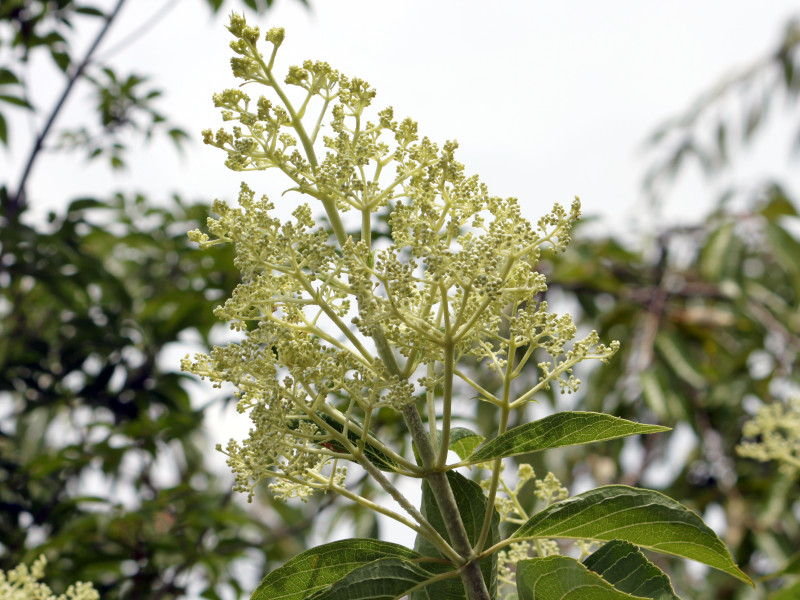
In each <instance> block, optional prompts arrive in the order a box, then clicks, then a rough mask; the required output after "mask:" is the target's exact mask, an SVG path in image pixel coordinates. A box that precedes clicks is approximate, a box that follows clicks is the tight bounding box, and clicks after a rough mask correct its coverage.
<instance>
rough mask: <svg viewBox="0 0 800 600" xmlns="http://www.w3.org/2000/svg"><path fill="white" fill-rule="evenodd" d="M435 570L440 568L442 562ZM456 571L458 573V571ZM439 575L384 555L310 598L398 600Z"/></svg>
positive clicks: (311, 599) (309, 599)
mask: <svg viewBox="0 0 800 600" xmlns="http://www.w3.org/2000/svg"><path fill="white" fill-rule="evenodd" d="M435 570H437V571H440V570H441V566H440V567H439V568H438V569H435ZM452 574H453V577H457V576H458V572H457V571H453V572H452ZM435 576H436V574H435V573H431V572H429V571H426V570H425V569H423V568H422V567H420V566H419V565H417V564H415V563H412V562H409V561H407V560H403V559H401V558H382V559H380V560H376V561H374V562H371V563H369V564H366V565H364V566H362V567H358V568H357V569H354V570H352V571H350V572H349V573H348V574H347V575H346V576H345V577H343V578H342V579H340V580H339V581H337V582H336V583H334V584H333V585H332V586H330V587H328V588H326V589H324V590H321V591H319V592H317V593H316V594H314V595H313V596H310V597H309V598H308V600H395V599H396V598H400V597H402V596H405V595H406V594H407V593H409V592H411V591H412V590H414V589H416V588H418V587H419V586H422V585H424V584H425V582H426V581H428V580H430V579H432V578H433V577H435ZM445 581H447V580H445ZM457 581H460V580H457Z"/></svg>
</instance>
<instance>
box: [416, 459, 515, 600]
mask: <svg viewBox="0 0 800 600" xmlns="http://www.w3.org/2000/svg"><path fill="white" fill-rule="evenodd" d="M447 480H448V481H449V482H450V488H451V489H452V490H453V496H455V499H456V506H457V507H458V514H459V516H460V518H461V522H462V523H463V524H464V528H465V529H466V531H467V539H469V542H470V544H473V545H474V544H475V542H477V541H478V536H479V535H480V532H481V528H482V526H483V517H484V515H485V514H486V496H484V494H483V490H482V489H481V486H479V485H478V484H477V483H475V482H474V481H470V480H469V479H467V478H466V477H464V476H463V475H461V474H460V473H456V472H455V471H448V472H447ZM421 512H422V516H424V517H425V518H426V519H427V520H428V522H429V523H430V524H431V525H433V527H434V529H436V531H438V532H439V533H440V534H441V535H442V537H443V538H444V539H446V540H447V541H448V542H449V541H450V535H449V534H448V533H447V527H446V526H445V523H444V519H443V518H442V513H441V511H440V510H439V506H438V504H437V503H436V498H435V497H434V495H433V491H432V490H431V487H430V485H429V484H428V482H427V481H423V483H422V506H421ZM499 527H500V515H498V514H497V511H496V510H492V523H491V526H490V529H489V536H488V538H487V541H486V547H489V546H493V545H494V544H496V543H497V542H499V541H500V530H499ZM414 549H415V550H416V551H417V552H419V553H420V554H422V555H424V556H431V557H434V558H443V556H442V555H441V554H440V553H439V551H438V550H437V549H436V547H435V546H434V545H433V544H431V543H430V542H429V541H428V540H427V539H426V538H424V537H422V536H419V535H418V536H417V541H416V544H415V545H414ZM481 571H482V572H483V580H484V581H485V582H486V587H487V588H488V589H489V593H490V595H491V596H492V597H494V596H495V594H496V591H497V554H496V553H494V554H492V556H491V558H489V559H484V560H483V561H481ZM429 598H436V599H441V600H443V599H444V598H447V600H460V599H462V598H466V592H465V590H464V585H463V584H462V583H461V578H458V579H448V580H445V581H441V582H437V583H435V584H433V585H430V586H428V587H426V588H425V589H424V590H423V591H420V592H415V593H412V594H411V600H428V599H429Z"/></svg>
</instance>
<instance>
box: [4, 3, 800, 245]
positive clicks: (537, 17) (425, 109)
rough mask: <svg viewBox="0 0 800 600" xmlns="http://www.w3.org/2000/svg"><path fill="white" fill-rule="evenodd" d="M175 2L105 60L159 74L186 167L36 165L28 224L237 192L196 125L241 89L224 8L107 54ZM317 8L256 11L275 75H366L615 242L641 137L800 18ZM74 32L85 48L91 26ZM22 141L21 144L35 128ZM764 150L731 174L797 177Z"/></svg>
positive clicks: (157, 147)
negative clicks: (127, 194)
mask: <svg viewBox="0 0 800 600" xmlns="http://www.w3.org/2000/svg"><path fill="white" fill-rule="evenodd" d="M108 4H110V2H109V3H108ZM165 5H170V6H172V8H171V9H170V11H169V12H168V14H167V16H166V17H165V18H163V19H161V20H160V21H159V22H158V23H157V24H156V25H155V27H154V28H153V29H152V30H151V31H150V33H149V34H148V35H146V36H144V37H141V38H138V39H137V40H136V41H135V42H134V43H132V44H130V45H127V46H125V47H124V48H123V49H122V50H121V51H117V52H115V53H114V54H113V57H112V59H111V60H112V62H113V63H114V64H115V65H116V66H118V67H119V68H120V70H121V71H122V73H123V74H125V73H126V72H127V71H126V70H127V69H130V70H131V71H133V72H137V73H142V74H153V75H154V79H153V85H155V86H159V87H161V88H163V89H164V90H165V92H166V96H165V98H164V100H163V101H162V102H161V104H159V105H158V107H159V108H160V109H161V110H162V111H163V112H164V113H166V114H167V115H170V116H171V117H172V118H173V119H174V120H175V121H176V122H177V123H178V124H179V125H181V126H183V127H184V128H185V129H186V130H187V131H189V133H190V134H192V135H193V139H194V142H193V143H192V144H190V145H189V147H188V148H187V152H186V153H185V154H184V155H183V156H179V155H177V153H175V152H174V151H172V149H171V146H170V144H169V142H168V141H166V140H165V139H161V140H158V141H156V142H154V143H153V144H151V145H150V147H148V148H146V149H145V150H143V151H140V152H136V153H133V154H131V156H130V161H129V162H130V166H129V169H128V170H127V171H126V172H125V173H123V174H122V175H121V176H120V175H116V176H112V175H110V174H109V173H108V169H107V168H106V167H105V165H104V164H100V163H98V164H96V165H94V166H92V167H91V168H88V169H87V168H86V166H85V164H84V163H83V162H82V161H81V160H80V159H79V158H77V157H69V156H63V157H56V156H52V155H50V156H45V157H42V158H41V159H40V160H39V162H38V163H37V167H36V170H35V172H34V174H33V177H32V179H31V181H30V187H29V194H30V196H29V197H30V198H31V201H32V204H33V205H34V206H35V208H36V209H37V210H36V213H34V214H39V215H42V214H45V213H46V210H49V209H52V208H56V209H57V208H60V207H63V206H64V205H65V204H66V202H67V201H68V200H69V199H70V198H73V197H76V196H81V195H98V194H102V193H104V192H109V191H114V190H118V189H124V190H132V189H136V190H140V191H143V192H147V193H148V194H150V195H151V196H152V197H154V198H158V197H166V196H167V195H168V194H170V193H172V192H179V193H181V194H182V195H184V196H187V197H189V198H213V197H222V198H228V199H230V198H235V194H236V192H237V190H238V185H239V181H240V180H241V174H237V173H232V172H229V171H227V170H226V169H225V168H224V166H223V165H222V161H223V156H222V154H221V153H220V152H219V151H217V150H214V149H212V148H209V147H206V146H203V145H202V143H200V142H199V141H198V138H199V131H200V130H201V129H202V128H204V127H212V128H215V129H216V128H217V127H218V126H219V124H220V120H219V117H218V114H217V111H216V109H214V108H213V106H212V105H211V100H210V98H211V94H212V93H213V92H214V91H218V90H220V89H223V88H225V87H230V86H232V85H235V80H233V78H232V76H231V75H230V69H229V66H228V61H229V59H230V52H229V50H228V47H227V44H228V41H229V39H230V35H229V33H228V32H227V31H226V30H225V28H224V25H225V23H226V22H227V11H225V14H221V15H219V16H218V17H217V18H216V19H213V18H211V17H210V16H209V12H210V11H209V10H208V9H207V8H206V6H205V3H203V2H200V1H199V0H182V1H180V0H179V1H177V2H174V1H173V2H167V1H165V0H158V1H156V0H137V2H129V3H128V4H126V6H125V8H124V9H123V11H122V14H121V16H120V19H119V21H118V22H117V23H116V24H115V26H114V29H113V30H112V31H111V33H110V36H109V38H108V40H107V43H105V44H104V47H103V48H101V51H100V53H99V55H100V56H101V57H102V56H103V54H104V52H106V51H107V50H109V49H111V48H113V46H114V45H115V43H116V42H117V41H119V40H120V39H122V38H124V37H125V36H126V34H127V33H128V32H130V31H133V30H135V29H137V28H138V27H140V26H141V25H142V23H144V22H146V21H147V20H148V19H149V18H151V17H152V15H153V14H155V13H157V12H158V11H160V10H163V7H164V6H165ZM311 5H312V7H311V10H307V9H305V8H304V7H303V6H302V5H301V4H300V3H299V2H297V1H295V0H277V1H276V3H275V8H274V9H273V10H272V11H271V12H270V13H268V14H267V15H260V16H256V15H249V20H250V22H251V23H253V24H259V25H260V26H261V28H262V30H266V29H268V28H269V27H273V26H282V27H285V28H286V30H287V40H286V42H285V43H284V45H283V47H282V48H281V52H280V55H279V63H281V66H280V67H279V69H280V70H281V71H282V70H283V69H285V68H286V67H287V66H288V65H289V64H298V63H300V62H302V60H304V59H306V58H313V59H323V60H326V61H328V62H329V63H331V64H332V65H333V66H334V67H335V68H337V69H339V70H340V71H342V72H343V73H345V74H349V75H357V76H360V77H362V78H364V79H366V80H367V81H369V82H370V83H371V84H372V85H373V86H374V87H375V88H376V89H377V90H378V97H377V99H376V102H375V104H376V106H377V107H383V106H386V105H392V106H394V108H395V114H396V115H397V116H398V117H402V116H405V115H409V116H411V117H412V118H414V119H416V120H417V121H419V125H420V132H421V133H422V134H423V135H427V136H429V137H431V138H432V139H433V140H434V141H437V142H443V141H444V140H447V139H453V138H455V139H457V140H458V141H459V143H460V152H459V155H460V159H461V161H462V162H464V163H465V165H466V167H467V171H468V172H470V173H479V174H480V175H481V177H482V179H483V180H484V181H485V182H486V183H488V184H489V187H490V191H491V192H492V193H493V194H496V195H501V196H516V197H518V198H520V200H521V201H522V202H523V204H524V206H525V207H526V211H527V214H528V215H529V216H530V217H531V218H536V217H537V216H538V215H540V214H541V213H542V212H544V211H545V210H546V209H547V208H549V207H550V206H551V205H552V204H553V203H554V202H562V203H569V202H570V200H571V198H572V197H573V196H575V195H579V196H580V197H581V199H582V201H583V204H584V208H585V213H587V214H599V215H602V216H604V217H605V218H606V221H605V223H606V225H605V226H608V227H613V228H615V229H616V230H617V231H619V230H621V229H622V228H623V227H625V226H627V224H628V223H629V222H630V218H631V217H632V216H634V215H637V214H638V215H641V214H642V212H643V211H645V209H646V205H645V204H644V203H643V200H642V194H641V192H640V183H641V179H642V176H643V172H644V169H645V167H646V163H645V162H644V161H643V160H641V151H642V142H643V140H644V139H645V138H646V136H647V135H648V133H650V132H651V131H652V130H653V128H654V127H655V126H656V125H658V124H659V123H661V122H662V121H663V120H664V119H666V118H667V117H670V116H674V115H675V114H677V113H679V112H680V111H682V110H683V109H684V108H686V107H687V106H688V105H689V103H690V102H691V101H692V100H694V99H695V98H696V97H697V96H698V95H699V94H700V93H702V92H704V91H706V90H708V89H709V88H710V87H711V86H712V85H713V84H715V83H717V82H718V81H719V80H720V78H721V77H722V76H723V75H726V74H730V73H732V72H734V71H735V70H736V68H738V67H741V66H744V65H747V64H749V63H750V62H751V61H752V60H753V59H755V58H757V57H761V56H763V55H764V54H765V53H766V52H767V51H769V50H770V49H771V48H772V47H773V46H774V45H775V43H776V41H777V39H778V36H779V35H780V33H781V31H782V28H783V26H784V23H785V21H786V20H787V18H788V17H789V16H791V15H792V14H793V11H794V12H795V14H796V13H797V12H800V11H799V10H798V7H797V3H796V2H790V1H788V0H771V1H770V2H766V3H765V2H758V3H757V2H722V1H707V2H695V1H688V0H680V1H672V2H668V3H666V2H665V3H650V2H637V1H633V0H625V1H615V2H614V1H612V2H594V1H589V0H583V1H579V2H560V3H555V2H539V1H532V0H529V1H524V2H523V1H516V2H489V1H487V0H483V1H475V0H460V1H456V0H447V1H445V0H434V1H432V0H404V1H403V2H383V1H377V0H335V1H334V0H325V1H321V0H317V1H314V0H311ZM226 7H227V8H228V9H230V8H233V7H236V8H238V5H235V4H232V3H230V2H228V3H227V5H226ZM93 26H94V24H93ZM80 32H81V41H82V43H84V44H85V43H88V41H89V40H90V39H91V31H90V30H89V29H88V28H87V29H81V30H80ZM32 83H33V85H34V97H35V98H36V97H39V98H43V97H49V98H55V97H56V96H57V94H58V93H59V92H60V89H61V83H62V82H61V81H60V80H59V78H58V75H57V74H55V75H54V74H53V73H52V72H50V71H48V70H45V69H42V70H40V72H39V74H38V75H37V77H35V78H34V79H33V82H32ZM79 92H80V90H79ZM43 106H45V107H46V106H49V104H48V103H47V102H45V103H43ZM85 106H86V105H85V102H83V101H82V98H81V94H80V93H79V94H77V95H76V96H75V98H74V99H73V101H72V102H71V103H70V105H69V106H68V110H67V111H66V112H65V114H64V115H63V118H62V119H61V121H60V122H59V124H61V125H69V124H74V123H75V122H78V121H81V120H82V119H85V118H86V115H85ZM773 120H774V121H775V122H776V123H780V121H779V120H777V119H773ZM16 125H19V123H17V124H16ZM773 129H775V127H773ZM13 133H14V135H15V136H19V137H16V138H15V140H16V141H15V145H14V147H15V148H17V149H19V148H20V147H21V146H20V144H19V143H18V142H22V140H23V138H24V136H25V134H26V131H25V128H24V127H15V128H14V130H13ZM784 137H787V139H788V136H784ZM765 140H766V141H763V142H762V143H760V144H758V145H757V146H756V147H755V148H754V149H753V150H752V151H749V152H748V153H747V154H746V155H745V156H744V157H741V158H742V159H743V160H740V161H739V162H738V163H737V165H739V166H741V167H744V166H747V168H746V169H744V170H742V171H741V173H739V175H738V177H740V178H746V177H751V176H753V175H756V176H761V175H769V174H772V175H775V174H778V173H786V172H787V171H788V170H789V169H790V168H791V165H789V164H787V161H786V157H787V154H788V152H787V148H788V142H786V141H785V140H784V139H782V138H781V132H780V131H777V132H776V131H773V132H772V133H771V134H770V135H768V136H766V137H765ZM23 158H24V153H22V152H17V153H16V154H15V155H14V156H9V155H8V154H6V156H5V157H3V159H4V162H5V159H9V160H8V163H6V166H8V167H9V172H13V173H19V171H20V170H21V163H22V159H23ZM794 166H795V167H796V164H795V165H794ZM795 170H796V168H795ZM3 171H6V169H5V168H3ZM14 177H16V175H15V176H14ZM0 178H2V179H4V180H7V179H8V178H9V174H8V173H3V174H2V177H0ZM248 181H249V182H250V183H251V184H252V185H253V186H254V187H255V188H256V189H257V190H258V191H259V192H262V191H263V192H268V193H270V195H271V196H273V197H275V198H277V197H278V194H279V193H280V192H281V191H282V188H281V185H282V183H283V182H282V181H280V178H279V176H278V175H277V174H274V173H270V174H262V173H257V174H249V176H248ZM699 181H700V178H699V177H696V178H692V177H691V171H690V176H689V177H688V178H687V179H685V180H684V183H683V184H681V186H679V187H678V188H676V189H675V191H674V192H673V193H672V194H670V196H669V197H668V199H667V200H668V202H667V215H668V216H669V217H670V218H674V219H691V218H692V217H693V216H694V217H695V218H696V216H697V213H698V211H705V210H706V209H707V207H708V206H709V200H708V196H709V194H708V193H707V191H706V190H704V188H703V186H702V185H701V184H700V183H698V182H699ZM795 181H796V179H795ZM13 187H14V186H13V185H12V189H13Z"/></svg>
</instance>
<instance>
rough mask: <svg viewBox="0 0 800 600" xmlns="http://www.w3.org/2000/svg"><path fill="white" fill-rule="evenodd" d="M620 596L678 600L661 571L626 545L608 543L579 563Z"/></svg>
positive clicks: (615, 541)
mask: <svg viewBox="0 0 800 600" xmlns="http://www.w3.org/2000/svg"><path fill="white" fill-rule="evenodd" d="M583 564H584V565H585V566H586V568H588V569H589V570H590V571H594V572H595V573H597V574H598V575H600V576H601V577H602V578H603V579H605V580H606V581H607V582H609V583H610V584H612V585H613V586H614V587H615V588H617V589H618V590H619V591H621V592H626V593H628V594H632V595H634V596H642V597H643V598H652V599H653V600H680V598H678V596H676V595H675V591H674V590H673V589H672V585H671V584H670V582H669V577H667V576H666V575H665V574H664V573H663V572H662V571H661V569H659V568H658V567H657V566H655V565H654V564H653V563H651V562H650V561H649V560H647V558H646V557H645V555H644V554H642V552H641V551H640V550H639V548H637V547H636V546H634V545H633V544H631V543H629V542H625V541H622V540H613V541H611V542H608V543H607V544H605V545H604V546H602V547H601V548H599V549H598V550H597V551H595V552H594V553H592V554H591V555H590V556H588V557H587V558H586V560H584V561H583Z"/></svg>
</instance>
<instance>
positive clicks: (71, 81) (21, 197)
mask: <svg viewBox="0 0 800 600" xmlns="http://www.w3.org/2000/svg"><path fill="white" fill-rule="evenodd" d="M123 4H125V0H117V4H116V6H115V7H114V10H112V11H111V13H110V14H109V15H108V16H107V17H106V22H105V24H104V25H103V27H102V28H101V29H100V31H99V32H98V33H97V37H95V39H94V41H93V42H92V45H91V46H90V47H89V49H88V50H87V51H86V55H85V56H84V57H83V60H82V61H81V62H80V63H79V64H78V66H77V68H76V69H75V70H74V71H73V72H72V74H71V75H70V76H69V78H68V79H67V85H66V87H65V88H64V91H63V92H62V93H61V97H60V98H59V99H58V102H57V103H56V105H55V106H54V107H53V110H52V111H51V112H50V116H49V117H48V119H47V123H45V126H44V128H42V131H41V132H40V133H39V135H38V136H37V137H36V142H35V143H34V144H33V148H32V149H31V153H30V155H29V156H28V162H27V163H26V164H25V169H24V171H23V172H22V177H20V181H19V186H18V187H17V193H16V194H14V195H13V196H11V198H10V199H9V203H8V211H9V214H8V217H9V219H13V217H14V215H16V214H18V213H19V212H20V211H22V210H23V209H24V208H25V204H26V199H25V185H26V184H27V182H28V177H29V176H30V174H31V170H32V169H33V164H34V163H35V162H36V158H37V157H38V156H39V154H40V153H41V151H42V147H43V146H44V141H45V139H46V138H47V136H48V135H49V133H50V130H51V129H52V127H53V124H54V123H55V121H56V118H57V117H58V115H59V113H60V112H61V109H62V108H63V107H64V104H65V103H66V101H67V98H68V97H69V95H70V93H71V92H72V88H73V87H74V86H75V82H76V81H77V80H78V79H79V78H80V76H81V74H82V73H83V71H84V69H85V68H86V66H87V65H88V64H89V62H91V60H92V55H93V54H94V53H95V51H96V50H97V47H98V46H99V45H100V42H101V41H102V40H103V38H104V37H105V35H106V33H107V32H108V30H109V29H110V27H111V23H113V21H114V19H115V18H116V17H117V14H118V13H119V11H120V9H121V8H122V5H123Z"/></svg>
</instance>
